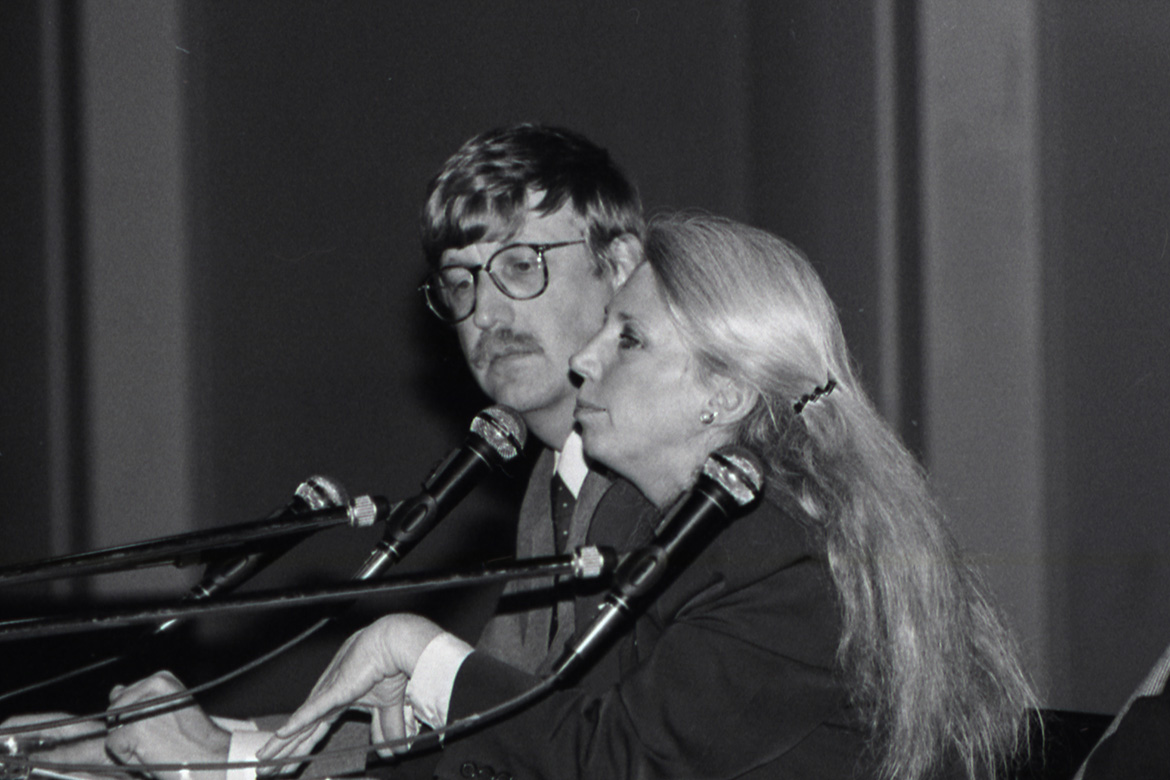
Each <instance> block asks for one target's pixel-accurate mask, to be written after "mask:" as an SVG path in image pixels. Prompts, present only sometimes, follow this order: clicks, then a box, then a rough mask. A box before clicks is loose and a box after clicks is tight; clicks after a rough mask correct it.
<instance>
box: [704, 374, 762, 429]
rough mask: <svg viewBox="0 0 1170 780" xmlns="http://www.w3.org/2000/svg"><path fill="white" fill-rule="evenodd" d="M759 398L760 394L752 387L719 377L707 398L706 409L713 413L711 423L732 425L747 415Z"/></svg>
mask: <svg viewBox="0 0 1170 780" xmlns="http://www.w3.org/2000/svg"><path fill="white" fill-rule="evenodd" d="M759 398H760V394H759V393H757V392H756V391H755V390H753V389H752V388H750V387H747V386H746V385H743V384H740V383H739V382H736V381H734V380H731V379H728V378H726V377H720V378H719V379H717V380H716V387H715V392H714V393H713V394H712V395H711V397H710V398H709V399H708V400H707V411H709V412H711V413H713V416H714V419H713V420H712V422H713V423H715V424H717V425H734V424H735V423H738V422H739V421H740V420H742V419H743V418H744V417H747V416H748V414H749V413H750V412H751V411H752V409H754V408H755V407H756V401H758V400H759Z"/></svg>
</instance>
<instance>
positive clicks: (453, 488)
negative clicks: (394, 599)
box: [354, 405, 528, 580]
mask: <svg viewBox="0 0 1170 780" xmlns="http://www.w3.org/2000/svg"><path fill="white" fill-rule="evenodd" d="M527 435H528V431H527V428H526V427H525V425H524V420H523V419H521V417H520V414H519V413H518V412H516V411H514V410H513V409H510V408H508V407H507V406H502V405H496V406H489V407H488V408H487V409H484V410H483V411H481V412H480V413H479V414H477V415H476V416H475V418H474V419H473V420H472V421H471V432H470V433H469V434H468V436H467V438H466V439H465V440H464V442H463V445H462V446H461V447H459V448H458V449H456V450H454V451H452V452H451V453H450V454H449V455H448V456H447V457H446V458H444V459H443V461H442V462H441V463H440V464H439V465H438V466H437V467H436V468H435V470H434V471H433V472H431V475H430V477H428V478H427V480H426V482H424V483H423V486H422V488H423V489H422V492H420V493H419V494H418V495H416V496H414V497H413V498H409V499H407V500H405V501H403V502H402V503H401V504H399V505H398V506H397V507H395V509H394V511H393V512H392V513H391V515H390V517H389V519H388V520H387V521H386V533H385V535H384V536H383V538H382V541H381V542H379V543H378V546H377V547H376V548H375V549H374V552H373V553H371V555H370V557H369V559H368V560H367V561H366V563H365V565H364V566H363V567H362V568H361V570H359V571H358V573H357V574H355V575H354V579H358V580H364V579H369V578H370V577H373V576H374V575H376V574H377V573H378V572H379V571H381V570H382V569H383V568H384V567H386V566H387V565H393V564H395V563H398V561H400V560H402V558H403V557H404V556H405V555H406V553H407V552H409V551H410V550H411V548H413V547H414V546H415V545H416V544H418V543H419V541H420V540H421V539H422V538H423V537H424V536H426V535H427V534H428V533H429V532H430V531H431V529H432V528H434V527H435V525H437V524H438V522H439V521H440V520H442V519H443V518H444V517H445V516H446V515H447V513H448V512H450V511H451V509H453V508H454V507H455V505H456V504H458V503H459V502H460V501H462V500H463V499H464V497H466V496H467V494H468V493H470V492H471V489H472V488H473V487H475V486H476V485H477V484H479V481H480V480H481V479H483V478H484V477H485V476H487V475H488V473H490V472H491V471H492V470H494V469H495V468H497V467H499V466H501V465H503V464H504V463H507V462H509V461H511V460H512V459H513V458H515V457H517V456H518V455H519V454H520V452H521V450H523V449H524V443H525V440H526V439H527Z"/></svg>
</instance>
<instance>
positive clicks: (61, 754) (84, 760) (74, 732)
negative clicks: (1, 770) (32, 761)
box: [0, 712, 121, 778]
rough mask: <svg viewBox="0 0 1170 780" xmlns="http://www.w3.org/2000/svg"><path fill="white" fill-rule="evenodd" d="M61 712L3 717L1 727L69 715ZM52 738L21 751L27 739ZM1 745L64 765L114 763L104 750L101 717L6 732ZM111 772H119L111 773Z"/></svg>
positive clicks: (88, 775)
mask: <svg viewBox="0 0 1170 780" xmlns="http://www.w3.org/2000/svg"><path fill="white" fill-rule="evenodd" d="M71 717H72V716H71V715H69V714H68V713H64V712H40V713H35V714H31V715H14V716H12V717H11V718H8V719H6V720H5V721H4V722H3V723H2V724H0V728H9V727H14V726H31V725H33V724H35V723H52V722H55V721H59V720H63V719H65V718H71ZM37 739H46V740H52V741H53V742H52V743H51V746H46V747H44V748H37V749H36V750H27V751H26V750H22V749H20V746H21V745H22V744H28V741H29V740H37ZM0 745H4V746H5V747H7V748H9V750H7V751H0V752H7V753H8V754H10V755H11V754H15V755H23V756H27V757H29V758H37V759H44V760H46V761H52V762H54V763H63V764H91V765H94V766H101V765H106V766H110V767H114V766H116V764H115V763H114V760H113V758H111V757H110V755H109V753H107V752H106V724H105V722H104V721H101V720H86V721H82V722H81V723H72V724H70V725H68V726H56V727H48V728H43V729H38V730H36V731H25V732H21V733H20V734H8V735H5V736H3V737H0ZM70 774H72V775H73V776H75V777H86V778H97V777H103V776H105V775H103V774H102V773H101V772H99V771H97V770H94V771H92V772H71V773H70ZM110 774H121V773H120V772H111V773H110Z"/></svg>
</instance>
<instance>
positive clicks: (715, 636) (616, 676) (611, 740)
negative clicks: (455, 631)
mask: <svg viewBox="0 0 1170 780" xmlns="http://www.w3.org/2000/svg"><path fill="white" fill-rule="evenodd" d="M621 484H624V483H619V485H621ZM645 507H646V505H645V503H644V502H642V501H641V499H640V498H638V497H637V494H636V491H634V490H633V489H632V488H631V487H629V486H628V485H625V486H624V487H620V488H619V487H616V486H615V488H612V489H610V490H609V491H608V492H607V493H606V495H605V497H604V498H603V500H602V502H601V503H600V504H599V506H598V509H597V512H596V514H595V516H594V518H593V523H592V527H591V528H590V534H589V536H590V541H591V542H594V543H601V544H604V543H607V542H610V541H611V540H613V539H621V538H625V539H627V540H633V541H638V542H639V543H641V542H644V541H645V540H646V539H647V538H648V537H649V535H650V531H651V530H652V529H651V528H650V526H651V525H652V523H653V520H652V519H650V518H652V517H653V516H652V515H650V514H648V513H646V512H645ZM624 549H629V547H628V546H626V547H624ZM599 599H600V594H590V595H586V596H584V597H582V598H580V599H578V604H577V607H578V621H579V625H581V626H584V625H585V624H587V622H588V621H589V620H590V615H591V610H594V609H595V606H596V604H597V603H598V601H599ZM839 633H840V627H839V609H838V605H837V603H836V599H835V596H834V592H833V588H832V584H831V582H830V580H829V575H828V571H827V564H826V562H825V556H824V551H823V549H822V546H821V545H820V544H818V543H817V542H816V541H815V540H814V539H813V537H812V536H811V534H810V533H809V531H808V529H807V528H806V527H805V526H804V525H802V524H801V523H799V522H797V521H796V520H794V519H793V517H792V516H791V515H790V514H788V513H786V512H784V511H782V510H781V509H780V508H779V507H778V506H777V505H776V504H774V503H772V502H770V501H764V502H761V503H760V505H759V506H758V507H757V508H755V509H754V510H753V511H752V512H751V513H750V514H748V515H747V516H746V517H743V518H740V519H738V520H736V521H734V522H733V523H732V524H731V525H730V526H729V527H728V528H726V529H724V530H723V531H722V532H721V533H720V534H719V535H718V536H717V537H716V538H715V540H714V541H713V543H711V544H710V545H709V546H707V547H706V548H705V549H704V550H703V551H702V552H700V553H699V554H698V555H697V556H696V557H695V559H694V560H693V561H692V562H691V563H690V564H689V565H688V566H686V567H685V568H684V569H683V570H682V571H681V573H679V574H678V575H677V576H675V577H674V578H673V579H672V580H671V581H670V582H668V583H664V585H663V587H662V589H661V593H660V594H659V595H658V597H657V598H656V599H654V601H653V602H652V603H651V604H650V605H649V606H648V607H647V608H646V609H645V611H644V613H643V614H641V616H640V617H639V618H638V619H637V621H636V623H635V625H634V626H633V628H632V629H627V631H626V633H625V635H624V636H622V637H620V638H619V639H618V640H617V641H616V642H615V643H614V644H613V646H612V647H611V648H610V649H609V650H608V651H607V652H606V653H605V654H604V656H603V657H602V658H601V659H600V661H599V663H598V664H597V665H596V666H595V667H594V668H593V669H592V670H591V671H590V672H589V673H588V674H587V675H586V676H585V677H584V679H582V680H580V681H579V683H580V684H579V685H578V686H577V687H574V688H572V689H568V690H561V691H557V692H555V693H553V694H551V695H549V696H548V697H547V698H545V699H544V700H542V701H540V702H538V703H537V704H536V705H534V706H532V707H530V708H528V709H526V710H524V711H522V712H520V713H518V714H516V715H514V716H512V717H510V718H508V719H506V720H504V721H501V722H499V723H496V724H493V725H490V726H488V727H486V728H484V729H482V730H480V731H478V732H476V733H473V734H471V735H469V736H465V737H461V738H457V739H452V740H449V741H448V742H447V744H446V746H445V748H444V750H443V756H442V758H441V759H440V762H439V765H438V769H437V771H436V775H437V776H439V777H442V778H458V777H491V778H497V780H503V779H504V778H509V777H510V778H515V780H521V779H522V778H573V777H597V778H606V779H607V780H608V779H609V778H655V777H664V778H665V777H669V778H721V777H749V778H789V777H792V778H829V777H832V778H851V777H863V776H865V773H864V772H863V771H860V770H859V769H858V767H859V766H860V762H861V761H862V758H861V757H862V755H863V744H864V738H863V736H862V732H861V730H860V729H859V728H858V727H857V724H856V723H855V718H854V715H853V713H852V711H851V710H850V709H849V707H848V705H847V697H846V692H845V691H844V689H843V687H842V685H841V683H840V681H839V680H838V678H837V676H836V675H835V673H834V668H835V667H834V659H835V654H836V650H837V645H838V640H839ZM536 680H537V678H536V677H535V676H533V675H531V674H528V673H526V672H524V671H521V670H519V669H517V668H516V667H514V666H511V665H509V664H507V663H504V662H502V661H500V660H499V659H497V658H494V657H492V656H491V655H490V654H488V653H485V652H480V651H477V652H475V653H472V655H470V656H469V657H468V658H467V660H466V661H465V662H464V664H463V666H462V668H461V669H460V672H459V675H458V678H457V679H456V683H455V689H454V693H453V695H452V700H451V706H450V713H449V715H450V718H451V720H454V719H457V718H462V717H465V716H467V715H470V714H472V713H475V712H480V711H482V710H484V709H487V708H488V707H490V706H492V705H494V704H496V703H498V702H500V701H503V700H505V699H507V698H510V697H511V696H513V695H515V694H517V693H520V692H521V691H523V690H526V689H527V688H529V687H530V686H532V685H533V684H534V683H535V682H536Z"/></svg>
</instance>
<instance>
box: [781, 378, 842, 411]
mask: <svg viewBox="0 0 1170 780" xmlns="http://www.w3.org/2000/svg"><path fill="white" fill-rule="evenodd" d="M836 386H837V380H836V379H833V377H829V381H827V382H825V384H823V385H821V386H820V387H814V388H813V391H812V392H811V393H805V394H804V395H802V396H801V397H800V400H799V401H797V402H796V403H794V404H793V405H792V408H793V410H794V411H795V412H796V413H797V414H800V413H801V412H803V411H804V407H806V406H808V405H809V404H811V403H812V402H814V401H819V400H821V399H822V398H824V397H825V396H826V395H828V394H829V393H831V392H833V388H834V387H836Z"/></svg>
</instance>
